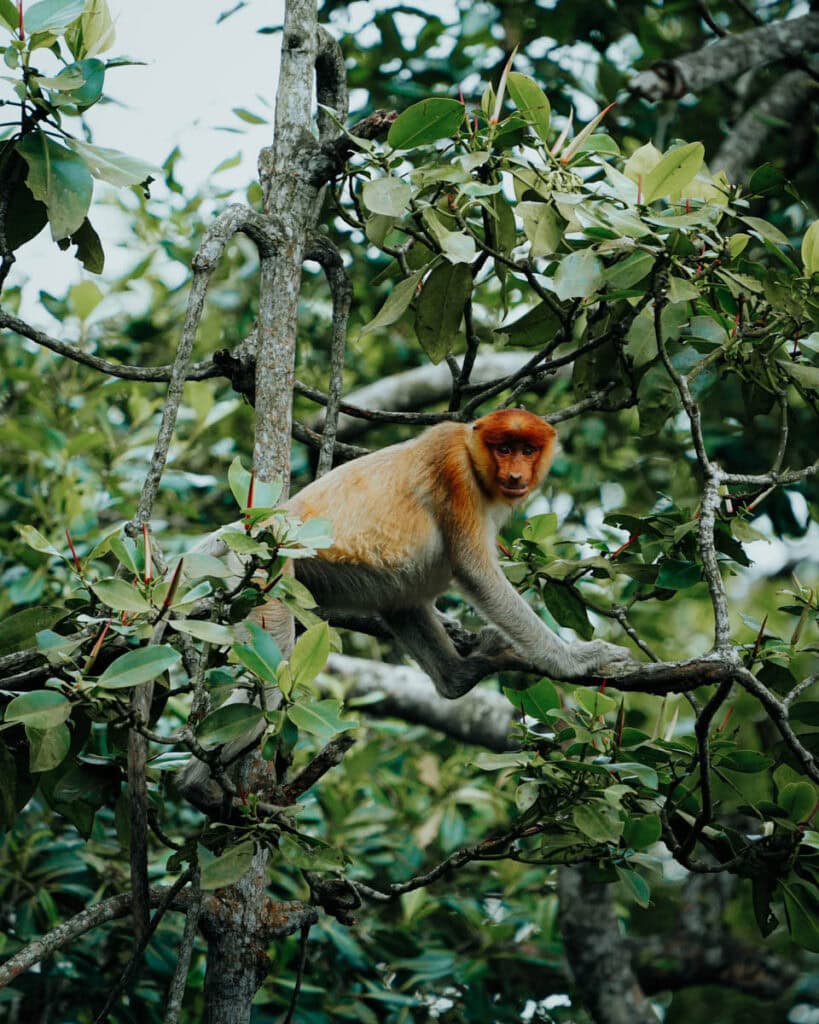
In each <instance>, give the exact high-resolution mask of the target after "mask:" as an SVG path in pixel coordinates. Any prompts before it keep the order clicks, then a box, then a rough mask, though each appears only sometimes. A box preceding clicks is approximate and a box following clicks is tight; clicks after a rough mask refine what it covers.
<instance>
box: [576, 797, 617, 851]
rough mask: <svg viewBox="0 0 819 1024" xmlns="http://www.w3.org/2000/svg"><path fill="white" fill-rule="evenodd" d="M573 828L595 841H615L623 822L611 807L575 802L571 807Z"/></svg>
mask: <svg viewBox="0 0 819 1024" xmlns="http://www.w3.org/2000/svg"><path fill="white" fill-rule="evenodd" d="M572 821H573V822H574V824H575V828H577V829H578V831H580V832H582V833H583V835H584V836H588V837H589V839H591V840H592V841H593V842H595V843H616V842H618V841H619V839H620V834H621V832H622V830H623V824H622V822H621V821H620V819H619V818H618V817H616V815H615V813H614V812H612V810H611V808H608V807H602V806H601V805H599V804H591V803H589V804H577V805H576V806H575V807H573V808H572Z"/></svg>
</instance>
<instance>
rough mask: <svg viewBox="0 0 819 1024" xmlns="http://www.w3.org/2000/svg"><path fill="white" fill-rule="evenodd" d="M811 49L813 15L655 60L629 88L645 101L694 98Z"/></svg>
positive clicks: (816, 19) (815, 38)
mask: <svg viewBox="0 0 819 1024" xmlns="http://www.w3.org/2000/svg"><path fill="white" fill-rule="evenodd" d="M817 49H819V14H806V15H804V16H803V17H801V18H791V19H790V20H787V21H776V22H773V24H771V25H762V26H760V27H759V28H752V29H750V30H749V31H747V32H740V33H738V34H737V35H730V36H725V37H724V38H722V39H719V40H717V42H715V43H712V44H711V45H710V46H704V47H703V48H702V49H701V50H695V51H694V52H693V53H685V54H683V55H682V56H680V57H675V58H674V59H673V60H663V61H658V62H657V63H656V64H655V65H654V66H653V67H652V68H649V70H648V71H641V72H640V74H638V75H635V77H634V78H633V79H632V80H631V82H630V83H629V89H630V90H631V91H632V92H633V93H636V94H637V95H639V96H644V97H645V98H646V99H648V100H655V101H656V100H662V99H679V98H680V97H681V96H684V95H685V94H686V93H687V92H693V93H697V94H699V93H702V92H704V91H705V90H706V89H708V88H710V87H711V86H712V85H716V84H718V83H719V82H725V81H731V80H732V79H736V78H737V77H738V76H739V75H741V74H742V73H743V71H747V70H748V69H749V68H756V67H761V66H762V65H764V64H771V63H773V62H774V61H779V60H793V59H795V58H798V57H800V56H801V55H803V54H810V53H815V52H816V50H817Z"/></svg>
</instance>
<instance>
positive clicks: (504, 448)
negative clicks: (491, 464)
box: [498, 444, 512, 455]
mask: <svg viewBox="0 0 819 1024" xmlns="http://www.w3.org/2000/svg"><path fill="white" fill-rule="evenodd" d="M498 454H499V455H511V454H512V449H511V448H510V447H509V445H508V444H499V445H498Z"/></svg>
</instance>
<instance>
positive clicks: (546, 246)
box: [517, 202, 566, 256]
mask: <svg viewBox="0 0 819 1024" xmlns="http://www.w3.org/2000/svg"><path fill="white" fill-rule="evenodd" d="M517 212H518V213H519V214H520V216H521V219H522V220H523V230H524V231H525V232H526V237H527V238H528V239H529V241H530V243H531V255H532V256H550V255H551V254H552V253H553V252H555V251H556V250H557V248H558V246H559V245H560V242H561V240H562V238H563V229H564V228H565V226H566V222H565V221H564V219H563V218H562V217H561V216H560V214H559V213H558V212H557V210H555V208H554V207H553V206H552V204H551V203H532V202H524V203H518V205H517Z"/></svg>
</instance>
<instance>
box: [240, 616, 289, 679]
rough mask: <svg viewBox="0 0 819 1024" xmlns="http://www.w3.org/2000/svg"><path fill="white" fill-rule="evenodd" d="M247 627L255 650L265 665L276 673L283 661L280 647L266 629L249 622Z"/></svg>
mask: <svg viewBox="0 0 819 1024" xmlns="http://www.w3.org/2000/svg"><path fill="white" fill-rule="evenodd" d="M245 625H246V627H247V631H248V633H250V636H251V638H252V644H253V648H254V650H255V651H256V653H257V654H258V655H259V657H260V658H262V659H263V660H264V662H265V664H266V665H268V666H269V667H270V669H271V670H272V671H273V672H275V670H276V669H277V668H278V667H279V663H280V662H281V660H282V652H281V651H280V650H279V645H278V644H277V643H276V641H275V640H274V639H273V637H272V636H271V635H270V634H269V633H268V632H267V630H266V629H262V627H261V626H257V625H256V623H255V622H248V623H246V624H245Z"/></svg>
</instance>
